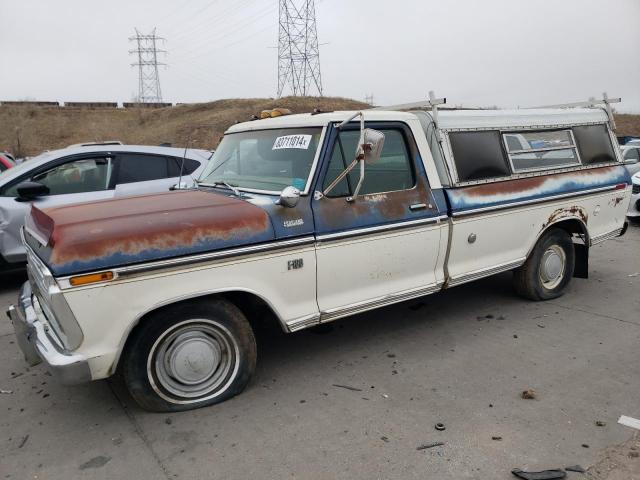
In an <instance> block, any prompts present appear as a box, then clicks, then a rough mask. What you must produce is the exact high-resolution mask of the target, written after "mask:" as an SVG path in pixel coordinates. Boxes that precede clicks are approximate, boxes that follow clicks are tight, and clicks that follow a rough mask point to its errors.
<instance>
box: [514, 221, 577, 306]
mask: <svg viewBox="0 0 640 480" xmlns="http://www.w3.org/2000/svg"><path fill="white" fill-rule="evenodd" d="M574 266H575V251H574V247H573V242H572V241H571V236H570V235H569V234H568V233H567V232H565V231H564V230H561V229H559V228H552V229H550V230H548V231H547V232H546V233H545V234H544V235H543V236H542V238H540V240H538V243H537V244H536V246H535V247H534V249H533V251H532V252H531V255H529V258H527V261H526V262H525V263H524V265H522V266H521V267H520V268H518V269H516V270H515V271H514V278H513V280H514V287H515V290H516V292H517V293H518V294H519V295H522V296H523V297H526V298H529V299H531V300H550V299H552V298H557V297H559V296H561V295H563V294H564V292H565V289H566V287H567V285H568V284H569V282H570V281H571V278H572V277H573V269H574Z"/></svg>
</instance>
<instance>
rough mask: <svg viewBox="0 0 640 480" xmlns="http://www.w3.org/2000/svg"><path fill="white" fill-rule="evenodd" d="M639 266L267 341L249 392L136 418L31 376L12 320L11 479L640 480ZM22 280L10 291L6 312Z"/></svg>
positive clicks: (8, 337) (597, 251)
mask: <svg viewBox="0 0 640 480" xmlns="http://www.w3.org/2000/svg"><path fill="white" fill-rule="evenodd" d="M639 252H640V227H639V226H637V225H634V226H632V227H631V228H630V229H629V232H627V234H626V236H624V237H622V238H620V239H615V240H610V241H608V242H606V243H605V244H603V245H600V246H597V247H595V248H594V249H593V250H592V257H591V278H590V279H589V280H580V279H575V280H574V281H573V282H572V284H571V287H570V289H569V292H568V294H567V295H565V296H564V297H562V298H561V299H558V300H555V301H551V302H545V303H531V302H527V301H524V300H521V299H519V298H517V297H515V296H514V294H513V293H512V290H511V284H510V279H511V278H510V274H503V275H498V276H495V277H492V278H488V279H485V280H481V281H479V282H475V283H473V284H468V285H464V286H461V287H457V288H454V289H452V290H449V291H447V292H444V293H441V294H437V295H432V296H430V297H425V298H424V299H421V300H418V301H412V302H407V303H403V304H399V305H396V306H392V307H388V308H384V309H381V310H378V311H375V312H370V313H366V314H362V315H358V316H356V317H352V318H350V319H344V320H341V321H338V322H335V323H333V324H331V325H330V326H328V327H325V328H323V329H321V330H316V331H307V332H300V333H297V334H293V335H285V334H282V333H279V332H276V331H274V332H265V333H263V334H262V335H261V336H260V338H259V342H260V345H259V348H260V350H259V359H258V371H257V374H256V376H255V378H254V380H253V381H252V382H251V384H250V386H249V388H248V389H247V391H246V392H245V393H244V394H242V395H240V396H239V397H236V398H235V399H232V400H231V401H228V402H226V403H224V404H221V405H218V406H214V407H210V408H205V409H201V410H197V411H192V412H187V413H181V414H171V415H166V414H150V413H147V412H144V411H141V410H140V409H139V408H137V407H136V406H135V405H134V404H133V402H132V401H131V400H130V399H129V398H128V396H127V394H126V393H125V392H124V391H123V389H122V387H121V386H120V385H119V383H118V382H115V381H114V382H106V381H103V382H95V383H92V384H89V385H83V386H78V387H63V386H60V385H58V384H57V383H56V382H55V381H54V380H53V379H52V377H50V376H48V375H47V374H46V373H45V370H44V369H43V368H42V367H41V366H38V367H35V368H31V369H27V368H26V365H25V363H24V361H23V359H22V355H21V353H20V352H19V351H18V348H17V345H15V342H14V340H15V339H14V336H13V333H12V328H11V325H10V323H9V321H8V320H6V318H5V319H4V320H2V321H0V389H2V390H3V391H11V392H12V393H2V394H0V411H1V412H2V416H1V417H0V478H13V479H26V478H46V479H69V478H74V479H80V478H92V479H93V478H97V479H99V478H105V479H107V478H132V479H162V478H166V479H174V478H180V479H201V478H212V479H218V478H219V479H246V478H256V479H275V478H278V479H282V478H301V479H328V478H353V479H367V480H369V479H374V478H398V479H409V478H421V479H423V478H439V479H449V478H451V479H467V478H469V479H507V478H514V477H512V476H511V474H510V471H511V469H512V468H516V467H518V468H522V469H524V470H527V469H532V470H541V469H546V468H557V467H564V466H568V465H575V464H580V465H582V466H584V467H585V468H587V467H588V466H590V465H594V464H596V467H593V468H592V469H591V471H590V475H592V476H594V477H597V478H611V479H613V478H616V479H617V478H619V479H623V478H624V479H629V478H640V459H638V458H634V457H633V456H629V454H631V455H633V452H637V451H640V444H639V442H638V438H637V437H636V438H635V439H634V438H632V436H633V435H634V430H632V429H630V428H628V427H624V426H621V425H618V424H617V423H616V421H617V419H618V417H619V416H620V415H621V414H622V415H628V416H631V417H635V418H640V395H639V394H640V341H639V340H640V315H639V314H638V312H639V311H640V275H637V272H640V255H639ZM634 274H636V275H634ZM22 281H23V279H22V278H21V277H20V276H13V277H3V278H0V307H2V309H3V310H5V309H6V307H7V306H8V305H9V304H10V303H11V302H13V301H14V300H15V298H16V293H17V289H18V287H19V285H20V283H21V282H22ZM336 385H342V386H347V387H350V388H343V387H340V386H336ZM526 389H533V390H535V392H536V398H535V399H532V400H523V399H522V398H521V392H522V391H523V390H526ZM596 421H600V422H604V423H605V425H604V426H597V425H596ZM437 422H442V423H444V424H445V427H446V430H444V431H436V430H435V429H434V425H435V424H436V423H437ZM492 437H500V438H501V440H498V439H495V440H494V439H492ZM433 442H444V445H442V446H436V447H433V448H426V449H422V450H418V447H420V446H421V445H424V444H429V443H433ZM624 442H626V443H624ZM623 443H624V445H621V446H619V447H615V446H616V445H620V444H623ZM633 448H636V450H633ZM597 470H598V471H600V473H597ZM607 475H609V476H608V477H607ZM580 477H581V475H580V474H577V473H572V474H569V478H580Z"/></svg>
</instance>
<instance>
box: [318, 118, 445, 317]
mask: <svg viewBox="0 0 640 480" xmlns="http://www.w3.org/2000/svg"><path fill="white" fill-rule="evenodd" d="M372 128H376V129H377V130H379V131H381V132H382V133H384V134H385V143H384V148H383V150H382V156H381V158H380V160H379V161H378V162H377V163H375V164H373V165H366V167H365V181H364V183H363V186H362V189H361V191H360V195H358V197H356V199H355V200H354V201H352V202H349V201H347V197H349V196H350V195H352V193H353V190H354V188H355V186H356V185H357V182H358V178H359V167H356V168H355V169H353V170H352V172H351V173H350V174H349V175H347V176H346V177H345V178H344V179H343V180H341V181H340V183H338V184H337V185H336V187H335V188H334V189H333V191H331V192H328V193H327V195H325V196H322V198H320V196H319V195H315V198H314V200H313V202H312V208H313V214H314V221H315V225H316V235H317V248H316V257H317V299H318V305H319V308H320V312H321V321H328V320H332V319H334V318H338V317H341V316H346V315H349V314H352V313H357V312H359V311H365V310H368V309H371V308H375V307H378V306H381V305H385V304H388V303H394V302H396V301H400V300H404V299H408V298H413V297H417V296H421V295H425V294H427V293H431V292H432V291H434V290H435V289H436V288H437V287H438V285H437V281H436V276H435V267H436V263H437V260H438V255H439V245H440V234H441V225H440V220H439V216H440V214H439V212H438V210H437V206H436V203H435V201H434V199H433V197H432V194H431V189H430V187H429V185H428V182H427V178H426V174H425V172H424V167H423V165H422V160H421V158H420V155H419V154H418V150H417V147H416V145H415V141H414V138H413V135H412V133H411V130H410V129H409V127H408V126H406V125H405V124H402V123H389V124H378V125H372ZM359 136H360V131H359V129H358V128H355V127H354V128H351V127H350V126H346V127H345V128H343V129H342V130H341V131H339V132H338V131H337V130H336V129H334V130H333V132H332V135H331V140H330V147H329V149H328V150H327V155H326V158H325V160H324V162H323V170H322V172H321V173H320V177H319V184H318V185H317V187H316V190H319V191H324V190H325V189H326V187H327V186H328V185H330V184H331V183H332V181H333V180H334V179H335V178H336V177H337V176H338V175H339V174H340V173H341V172H342V171H343V170H344V168H345V167H346V165H348V164H350V163H351V161H352V160H353V158H354V155H355V151H356V147H357V143H358V140H359Z"/></svg>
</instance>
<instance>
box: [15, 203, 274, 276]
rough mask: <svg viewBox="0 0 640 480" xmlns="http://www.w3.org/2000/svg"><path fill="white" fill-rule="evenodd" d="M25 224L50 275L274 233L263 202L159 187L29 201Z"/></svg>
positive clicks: (253, 240) (232, 244)
mask: <svg viewBox="0 0 640 480" xmlns="http://www.w3.org/2000/svg"><path fill="white" fill-rule="evenodd" d="M25 225H26V231H27V241H28V242H29V244H30V245H31V246H32V247H34V250H36V252H37V253H38V255H39V256H40V257H41V258H42V260H44V261H45V263H46V264H47V265H48V266H49V268H50V269H51V270H52V272H53V274H54V275H56V276H58V275H71V274H74V273H80V272H86V271H95V270H100V269H108V268H113V267H117V266H123V265H131V264H136V263H143V262H149V261H153V260H160V259H164V258H171V257H178V256H183V255H190V254H196V253H202V252H210V251H215V250H221V249H225V248H232V247H241V246H244V245H251V244H257V243H262V242H268V241H271V240H274V238H275V237H274V231H273V227H272V224H271V220H270V218H269V215H268V214H267V212H265V211H264V210H263V209H262V208H260V207H257V206H255V205H252V204H250V203H248V202H246V201H243V200H240V199H237V198H233V197H228V196H226V195H221V194H218V193H213V192H207V191H179V192H165V193H160V194H155V195H142V196H136V197H128V198H119V199H113V200H103V201H97V202H92V203H86V204H80V205H69V206H62V207H54V208H48V209H42V210H41V209H39V208H38V207H37V206H35V205H34V206H33V207H32V210H31V215H27V219H26V223H25ZM38 243H39V244H38Z"/></svg>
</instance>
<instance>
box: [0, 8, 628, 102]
mask: <svg viewBox="0 0 640 480" xmlns="http://www.w3.org/2000/svg"><path fill="white" fill-rule="evenodd" d="M297 1H298V2H302V1H303V0H297ZM316 3H317V5H316V10H317V20H318V36H319V39H320V42H321V43H323V44H325V45H322V46H321V50H320V55H321V57H320V60H321V68H322V79H323V84H324V93H325V95H331V96H344V97H351V98H355V99H360V100H363V99H364V97H365V95H367V94H373V95H374V100H375V103H376V104H382V105H384V104H393V103H401V102H409V101H417V100H421V99H423V98H425V96H426V94H427V92H428V91H429V90H431V89H433V90H435V92H436V94H437V95H438V96H446V97H447V99H448V102H449V103H450V104H464V105H479V106H489V105H498V106H502V107H515V106H518V105H521V106H531V105H544V104H549V103H561V102H570V101H580V100H586V99H587V98H588V97H591V96H600V95H601V94H602V92H603V91H607V92H608V93H609V95H610V96H616V97H617V96H620V97H622V98H623V103H622V104H621V105H620V106H618V110H620V111H626V112H637V113H640V0H609V1H606V0H482V1H480V0H447V1H443V0H437V1H436V0H317V1H316ZM277 22H278V0H135V1H132V0H109V1H97V0H55V1H52V0H0V62H1V65H2V73H0V101H1V100H18V99H37V100H58V101H129V100H131V99H132V98H133V97H134V96H135V95H136V94H137V70H136V69H134V68H132V67H131V66H130V63H131V62H133V61H134V58H133V57H132V56H130V55H129V54H128V51H129V50H130V49H132V48H134V46H133V44H131V43H130V42H129V41H128V37H129V36H131V35H133V34H134V28H136V27H137V28H138V29H139V30H140V31H141V32H150V31H151V30H152V29H153V28H154V27H157V33H158V34H159V35H160V36H163V37H165V38H166V40H167V41H166V44H165V45H164V48H165V49H166V50H167V51H168V55H167V56H166V60H165V61H166V63H167V64H168V66H167V67H166V68H162V69H161V71H160V78H161V84H162V91H163V96H164V98H165V100H166V101H172V102H196V101H207V100H216V99H221V98H231V97H233V98H236V97H273V96H275V94H276V89H277V49H276V48H274V47H276V46H277V35H278V32H277V28H278V23H277Z"/></svg>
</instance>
